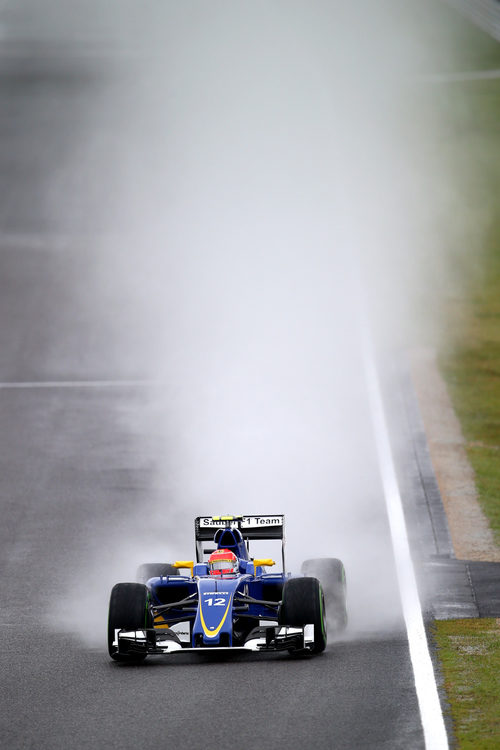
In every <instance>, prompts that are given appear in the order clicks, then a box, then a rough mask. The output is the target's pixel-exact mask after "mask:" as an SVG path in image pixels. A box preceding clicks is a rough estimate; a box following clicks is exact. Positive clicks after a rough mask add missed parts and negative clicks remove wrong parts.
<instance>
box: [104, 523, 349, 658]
mask: <svg viewBox="0 0 500 750" xmlns="http://www.w3.org/2000/svg"><path fill="white" fill-rule="evenodd" d="M253 540H280V541H281V558H282V572H277V573H273V572H268V571H267V569H268V568H271V567H273V566H274V565H275V564H276V563H275V562H274V560H272V559H270V558H251V557H250V552H249V544H250V542H251V541H253ZM195 541H196V562H195V561H194V560H193V561H191V560H189V561H182V560H181V561H177V562H174V563H171V564H169V563H148V564H145V565H141V566H140V567H139V570H138V571H137V578H138V582H135V583H117V584H116V585H115V586H114V587H113V589H112V591H111V598H110V603H109V619H108V649H109V654H110V656H111V658H112V659H114V660H115V661H120V662H129V663H131V662H136V663H137V662H140V661H142V660H143V659H145V658H146V656H148V655H150V654H161V655H172V654H179V653H186V652H204V651H212V652H213V651H214V650H219V651H223V650H233V651H234V650H239V651H253V652H271V651H288V652H289V653H290V654H295V655H298V654H319V653H321V652H322V651H324V649H325V647H326V642H327V627H330V628H331V629H333V630H334V631H336V632H339V631H340V630H342V629H343V628H345V626H346V623H347V610H346V579H345V570H344V566H343V564H342V562H341V561H340V560H337V559H334V558H321V559H310V560H306V561H305V562H304V563H303V565H302V574H301V575H296V576H293V575H291V574H290V573H286V572H285V571H286V567H285V518H284V516H283V515H257V516H256V515H253V516H199V517H198V518H196V520H195ZM207 543H209V544H210V547H208V548H207V547H206V546H205V545H206V544H207ZM180 571H183V572H184V571H186V572H187V574H184V575H181V574H180Z"/></svg>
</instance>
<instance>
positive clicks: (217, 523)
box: [194, 514, 285, 572]
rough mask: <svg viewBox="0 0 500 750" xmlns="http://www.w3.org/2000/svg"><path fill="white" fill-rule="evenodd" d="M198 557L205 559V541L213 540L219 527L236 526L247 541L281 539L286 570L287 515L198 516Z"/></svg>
mask: <svg viewBox="0 0 500 750" xmlns="http://www.w3.org/2000/svg"><path fill="white" fill-rule="evenodd" d="M194 528H195V539H196V557H197V559H198V561H201V560H203V553H204V552H206V551H208V550H205V549H204V548H203V542H209V541H210V542H213V538H214V534H215V532H216V531H217V529H232V528H236V529H239V531H241V534H242V536H243V539H244V540H245V542H248V541H251V540H254V539H255V540H258V539H281V554H282V559H283V572H285V516H284V515H282V514H281V515H276V514H275V515H270V514H269V515H259V516H198V518H196V519H195V526H194Z"/></svg>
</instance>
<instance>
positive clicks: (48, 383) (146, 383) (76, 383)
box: [0, 380, 164, 390]
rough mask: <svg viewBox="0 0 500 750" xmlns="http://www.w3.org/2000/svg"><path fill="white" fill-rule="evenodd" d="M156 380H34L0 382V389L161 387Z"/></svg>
mask: <svg viewBox="0 0 500 750" xmlns="http://www.w3.org/2000/svg"><path fill="white" fill-rule="evenodd" d="M162 385H164V384H163V383H161V382H159V381H157V380H39V381H37V380H35V381H22V380H20V381H17V382H14V381H12V382H9V381H6V382H4V383H0V390H23V389H25V390H27V389H36V388H54V389H56V388H146V387H151V386H154V387H161V386H162Z"/></svg>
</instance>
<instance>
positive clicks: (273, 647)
mask: <svg viewBox="0 0 500 750" xmlns="http://www.w3.org/2000/svg"><path fill="white" fill-rule="evenodd" d="M312 636H313V633H312V629H311V626H306V627H305V628H280V627H264V628H261V629H260V632H259V634H258V635H257V636H256V637H253V638H250V639H249V640H248V641H246V643H244V644H243V645H242V646H196V647H193V646H191V645H187V644H186V645H184V644H183V643H182V642H180V641H179V640H178V639H174V638H172V637H171V635H170V634H169V632H168V631H163V632H161V631H158V630H155V629H154V628H144V629H143V630H117V631H116V633H115V639H116V640H115V645H116V646H117V648H118V653H119V654H128V655H132V654H137V655H139V654H144V655H146V654H161V655H171V654H180V653H188V652H192V653H193V652H195V653H198V652H211V653H213V652H215V651H217V652H219V651H254V652H260V653H265V652H267V653H269V652H273V651H290V652H294V653H303V654H306V653H309V652H310V651H311V650H312V648H313V645H314V639H313V637H312Z"/></svg>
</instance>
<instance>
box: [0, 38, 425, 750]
mask: <svg viewBox="0 0 500 750" xmlns="http://www.w3.org/2000/svg"><path fill="white" fill-rule="evenodd" d="M6 49H7V51H8V54H6V53H5V50H6ZM49 49H50V50H52V51H51V52H50V54H48V53H47V49H45V50H44V49H42V52H41V51H40V45H33V44H26V43H25V42H20V41H19V42H14V41H11V42H10V43H9V45H7V47H5V45H4V54H3V56H2V55H1V54H0V180H1V194H2V203H1V205H0V316H1V326H0V354H1V357H0V381H1V382H2V383H3V385H0V420H1V424H2V430H1V431H0V456H1V464H2V471H1V474H0V493H1V494H0V503H1V514H2V524H1V527H0V560H1V571H2V575H1V583H0V598H1V602H2V612H1V617H0V653H1V673H2V681H1V687H0V705H1V706H2V711H1V719H0V721H1V724H0V744H2V746H5V747H9V748H11V749H12V750H15V749H17V748H19V749H21V748H37V750H38V749H41V748H47V749H49V748H50V749H56V748H65V747H68V746H72V747H74V748H100V747H111V748H121V749H123V750H127V749H128V748H136V747H138V746H139V745H140V746H151V745H153V744H154V745H155V746H156V745H157V744H159V743H163V742H167V743H168V744H169V745H170V746H173V745H175V746H177V747H180V748H182V749H183V750H189V748H199V747H202V746H203V747H204V746H212V745H216V746H217V747H218V748H220V749H221V750H225V748H232V747H235V746H236V747H239V748H241V750H246V749H247V748H248V749H250V748H254V747H261V748H273V749H275V748H276V749H277V748H299V747H309V746H314V747H316V748H318V749H320V748H325V750H326V748H339V749H340V748H345V749H346V750H347V749H349V750H351V749H352V748H384V749H387V750H389V749H390V748H405V750H407V749H408V748H421V747H423V734H422V729H421V725H420V718H419V713H418V706H417V699H416V694H415V688H414V681H413V673H412V668H411V663H410V658H409V653H408V644H407V641H406V636H405V631H404V625H403V622H402V617H401V606H400V604H399V598H398V592H397V585H396V578H395V572H394V564H393V561H392V552H391V548H390V537H389V531H388V527H387V520H386V511H385V506H384V501H383V495H382V490H381V487H380V481H379V479H378V475H377V469H376V464H375V461H374V459H373V457H371V458H369V455H370V453H371V452H372V451H371V448H370V439H371V438H370V436H369V430H368V431H367V436H366V437H365V438H364V441H362V448H361V450H362V451H366V454H367V455H366V460H364V462H363V463H364V471H366V472H367V473H368V474H369V475H371V484H372V488H373V490H372V495H371V497H370V499H369V502H370V505H369V514H368V517H367V519H366V526H367V529H366V530H365V532H364V533H367V534H368V533H376V534H377V535H378V539H379V546H380V555H379V558H378V559H377V560H375V561H371V560H369V559H364V558H363V552H362V546H363V545H362V540H361V541H360V548H359V549H358V550H353V552H352V553H351V554H352V560H351V559H350V558H349V552H347V559H345V562H346V567H347V570H348V574H349V570H350V567H351V569H352V565H351V566H350V563H353V562H354V558H355V557H356V556H357V555H358V557H359V559H360V560H361V562H360V563H359V565H360V567H361V574H364V575H365V576H367V577H368V578H369V576H370V574H371V575H372V576H373V581H374V587H372V588H373V592H372V598H370V596H369V595H368V593H367V592H366V591H365V583H366V581H365V582H363V585H361V584H360V583H359V582H357V581H356V579H354V580H352V582H351V585H352V594H351V597H352V599H351V607H352V609H353V615H352V624H351V626H350V629H349V630H348V632H347V634H346V637H345V639H344V640H342V641H339V642H334V643H331V644H329V646H328V648H327V650H326V652H325V654H324V655H322V656H321V657H319V658H315V659H305V660H304V659H300V660H295V659H289V658H288V657H286V656H283V655H276V656H266V657H265V658H257V657H256V656H253V655H249V656H245V657H243V656H242V657H237V658H231V659H219V658H215V657H214V658H206V657H204V658H198V657H191V656H187V655H185V656H181V657H178V658H176V659H173V660H171V661H165V660H161V659H150V660H149V661H147V662H146V663H145V664H144V665H143V666H140V667H127V666H122V665H117V664H115V663H112V662H111V661H110V660H109V658H108V656H107V652H106V648H105V627H106V623H105V610H103V607H102V606H101V604H100V603H99V606H98V607H96V612H97V614H96V615H95V616H93V614H92V615H91V616H89V617H88V619H85V612H84V611H82V606H81V605H80V606H75V602H77V601H78V600H80V601H82V600H83V602H86V601H87V600H88V601H89V609H92V596H91V595H90V596H89V591H90V590H91V591H92V592H94V591H95V590H96V589H99V588H100V589H102V590H101V591H99V593H98V595H97V598H98V599H99V602H101V600H102V599H103V598H104V600H105V599H106V598H107V596H108V591H109V588H110V584H112V583H113V582H114V580H113V579H112V578H110V576H111V575H114V569H113V573H110V572H109V570H108V569H107V566H108V565H109V568H111V567H113V565H114V568H116V564H115V562H116V561H114V554H115V550H116V549H117V544H116V540H117V539H119V538H120V534H122V535H123V537H124V538H126V537H128V536H129V535H130V528H131V526H133V527H134V531H135V533H136V534H137V535H138V536H141V535H142V536H143V537H146V538H147V534H148V527H149V518H148V509H149V504H150V503H151V502H152V499H151V498H153V499H155V500H156V499H157V495H158V487H157V486H156V485H155V486H153V484H152V480H151V467H153V466H156V465H157V463H158V462H160V461H161V460H162V452H161V451H162V448H161V447H160V446H159V445H158V443H157V441H156V435H155V432H154V430H151V429H150V426H151V420H149V419H146V420H144V421H142V420H140V419H138V415H141V414H144V413H145V412H146V413H149V412H148V410H151V409H152V410H153V411H154V408H155V404H154V397H153V399H152V398H151V394H148V395H147V396H146V395H145V394H144V392H143V389H142V388H141V386H140V385H127V384H126V383H125V384H124V381H129V380H134V379H136V378H140V377H142V375H143V372H144V371H146V372H148V371H151V367H152V366H154V358H153V362H148V363H146V364H147V365H148V366H146V367H145V366H144V364H145V362H144V359H143V358H142V359H141V356H139V357H137V356H136V357H134V358H131V357H130V354H129V352H130V348H131V347H129V346H127V343H128V337H130V336H131V335H132V336H133V335H134V328H133V320H132V318H131V317H130V318H129V319H128V318H127V315H128V313H127V311H126V310H125V312H124V310H123V309H122V310H121V313H122V322H123V321H124V322H123V325H120V326H117V324H116V320H115V317H114V316H113V311H112V309H111V307H112V305H111V306H110V309H108V311H107V314H106V315H105V316H104V317H103V316H102V315H101V314H99V315H98V314H97V313H93V310H92V305H88V304H87V302H88V300H87V294H88V293H89V290H90V291H91V292H92V291H93V293H95V294H103V291H102V289H99V290H97V291H96V289H95V288H93V287H92V286H91V280H92V278H93V276H92V274H90V275H89V267H92V265H93V264H96V263H97V262H98V257H99V250H98V246H99V244H100V243H102V237H101V233H102V232H103V231H105V229H106V227H105V217H103V220H102V225H100V223H99V217H100V216H101V213H102V212H103V208H102V206H103V205H106V204H107V201H106V200H105V198H106V196H107V194H108V192H109V189H110V185H109V184H107V183H106V181H105V180H104V181H102V182H101V183H100V184H98V185H95V184H93V182H92V170H91V169H90V167H89V163H91V162H92V160H99V158H101V157H102V155H103V154H106V153H107V150H108V148H109V146H110V144H112V143H113V139H114V135H115V133H114V128H115V127H116V124H117V123H116V122H115V121H113V118H111V120H109V119H108V120H106V121H102V122H101V124H100V127H101V128H102V129H101V131H99V132H98V133H97V134H96V138H95V140H94V141H93V142H92V144H91V145H89V144H87V146H86V147H85V148H83V147H81V145H80V151H78V148H77V146H78V144H79V143H80V141H79V140H78V138H77V137H75V133H77V132H78V129H79V128H80V127H81V126H82V121H84V120H85V117H86V116H87V112H88V109H89V107H90V106H91V103H92V102H95V100H96V99H99V98H100V97H104V98H105V97H106V96H107V94H108V93H109V91H110V90H111V89H113V90H115V91H116V88H118V89H120V91H121V90H122V88H123V81H124V79H123V77H120V76H118V78H117V77H114V76H113V74H112V73H111V72H110V71H109V70H107V71H103V70H102V69H101V68H100V66H99V65H97V64H96V62H95V60H92V59H91V60H89V59H88V57H87V56H86V55H81V56H80V57H79V56H78V55H75V54H74V50H73V51H72V53H71V54H70V53H68V54H65V53H63V52H61V50H60V48H59V49H58V51H57V53H54V51H53V48H50V47H49ZM125 88H126V87H125ZM128 95H129V94H127V95H125V99H126V98H127V96H128ZM89 216H92V219H93V220H92V226H89V224H88V217H89ZM87 282H88V283H87ZM101 302H102V299H101ZM101 307H102V305H101ZM123 316H124V317H123ZM134 344H135V347H136V348H135V351H136V352H137V342H136V341H135V340H134ZM139 350H140V349H139ZM138 360H140V362H141V365H140V366H137V361H138ZM103 380H107V381H110V382H112V383H114V385H113V386H107V385H102V384H101V385H99V381H103ZM57 381H62V382H63V383H65V384H68V385H64V386H59V387H58V386H57ZM81 381H92V383H91V384H89V383H88V384H85V383H84V384H81V385H80V386H79V385H78V382H81ZM29 383H31V385H28V384H29ZM44 383H45V384H47V383H52V384H53V385H51V386H50V387H46V386H44V385H43V384H44ZM120 383H121V385H120ZM23 384H25V385H26V387H23ZM360 402H361V406H360V410H361V411H362V412H363V411H364V412H366V411H367V407H366V404H365V403H364V402H365V399H364V395H363V394H361V395H360ZM366 421H367V424H368V423H369V419H368V416H366ZM362 455H364V454H362ZM417 489H418V488H417ZM410 501H411V498H410ZM138 509H140V512H139V513H138ZM167 510H168V508H167ZM277 510H279V512H281V510H282V509H281V505H280V507H279V508H278V509H277ZM219 511H220V509H219V508H215V509H214V512H219ZM193 515H194V514H193ZM176 519H177V520H178V521H179V522H181V523H182V525H183V526H185V527H186V528H187V530H188V531H189V532H190V531H191V528H192V517H191V515H189V516H181V517H180V518H179V517H178V516H176ZM343 521H344V522H345V523H346V525H349V523H350V522H351V523H352V525H353V526H355V525H356V523H358V519H357V518H354V519H349V517H348V515H346V517H345V518H343ZM160 533H161V529H160ZM111 538H112V540H113V543H112V544H108V541H109V540H110V539H111ZM186 538H187V539H188V543H189V544H192V540H191V537H190V535H189V534H188V535H187V536H186ZM120 554H122V555H123V554H124V555H125V556H126V551H125V553H124V552H123V550H121V551H120ZM96 560H98V561H99V563H100V565H101V566H102V569H101V574H102V577H99V575H98V574H97V573H96V565H95V561H96ZM142 561H147V560H140V562H142ZM124 567H125V568H126V566H124ZM129 567H130V566H129ZM358 570H359V568H358ZM89 571H90V572H89ZM127 574H129V573H128V569H127ZM377 577H378V578H379V579H380V578H382V577H383V578H384V579H385V584H384V587H383V601H381V600H380V597H378V595H377ZM103 591H104V593H103ZM83 609H85V607H84V608H83ZM379 609H380V612H379V611H378V610H379ZM82 620H84V622H83V623H82ZM75 621H78V622H77V623H76V622H75ZM382 622H383V623H384V626H382ZM86 628H89V629H90V630H91V631H92V637H91V638H90V639H89V640H88V639H85V638H84V637H82V635H81V633H82V632H84V631H85V629H86ZM70 631H76V632H75V634H73V635H71V634H70ZM100 633H102V638H101V636H100ZM96 634H97V635H96ZM221 696H223V697H222V698H221Z"/></svg>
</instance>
